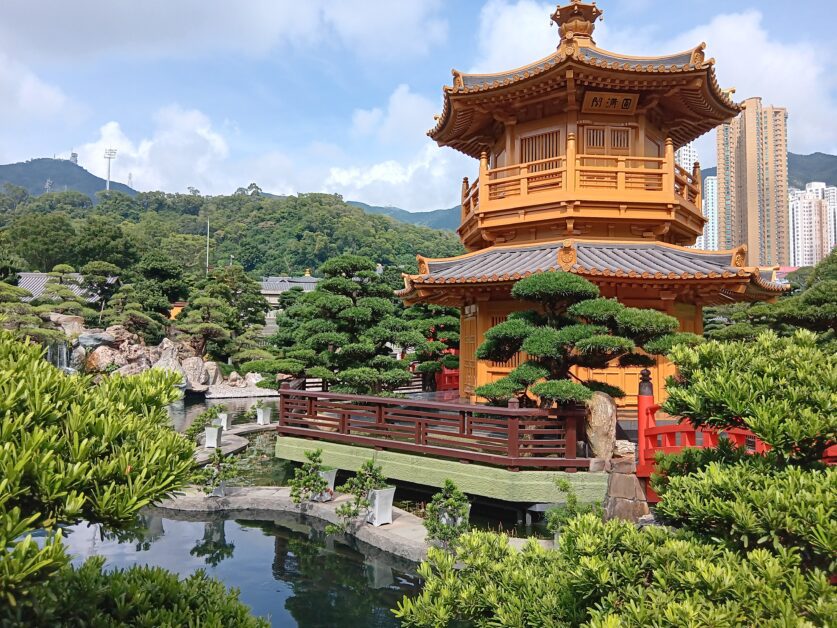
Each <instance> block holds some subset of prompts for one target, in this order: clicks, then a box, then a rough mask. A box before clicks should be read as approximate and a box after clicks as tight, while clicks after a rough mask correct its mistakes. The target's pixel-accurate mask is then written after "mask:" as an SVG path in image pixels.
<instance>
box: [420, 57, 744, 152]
mask: <svg viewBox="0 0 837 628" xmlns="http://www.w3.org/2000/svg"><path fill="white" fill-rule="evenodd" d="M704 48H705V44H703V43H702V44H700V45H698V46H696V47H695V48H692V49H690V50H686V51H683V52H678V53H675V54H672V55H666V56H661V57H635V56H629V55H622V54H618V53H615V52H610V51H607V50H603V49H601V48H598V47H596V46H595V45H593V44H592V43H589V44H588V43H586V42H581V43H579V42H573V41H564V42H562V44H561V45H560V46H559V48H558V50H557V51H556V52H554V53H552V54H550V55H549V56H547V57H544V58H543V59H540V60H538V61H535V62H534V63H530V64H528V65H525V66H523V67H520V68H517V69H515V70H509V71H506V72H499V73H496V74H469V73H464V72H459V71H457V70H453V85H449V86H445V87H444V103H443V107H442V113H441V115H440V116H438V118H437V124H436V126H435V127H434V128H432V129H431V130H430V131H428V133H427V134H428V135H429V136H430V137H431V138H432V139H434V140H436V141H437V142H438V143H439V144H440V145H446V146H451V147H453V148H456V149H457V150H460V151H462V152H464V153H466V154H468V155H471V156H473V157H479V154H480V152H481V151H482V150H484V146H485V144H486V129H487V128H488V127H489V126H490V125H492V124H494V122H495V119H502V118H503V116H506V117H508V116H509V111H513V110H515V109H516V108H519V107H520V106H521V105H523V104H525V103H526V102H527V100H530V99H537V98H539V97H542V96H543V95H544V94H545V93H553V92H556V91H558V90H563V91H564V92H568V91H573V92H574V90H576V89H586V88H590V89H604V90H608V91H613V92H616V93H619V92H639V93H640V94H641V95H642V97H641V99H640V103H639V106H640V108H643V107H657V108H659V109H660V110H661V111H663V112H667V114H668V115H669V119H668V120H667V125H668V126H669V133H670V135H671V137H672V139H673V140H674V142H675V145H676V146H681V145H683V144H686V143H688V142H689V141H691V140H693V139H695V138H696V137H699V136H700V135H702V134H704V133H706V132H707V131H709V130H711V129H713V128H714V127H716V126H717V125H718V124H720V123H721V122H724V121H725V120H728V119H729V118H732V117H733V116H735V115H736V114H737V113H738V112H739V111H740V110H741V107H740V105H738V104H736V103H735V102H734V101H733V100H732V99H731V98H730V92H728V91H725V90H723V89H721V87H720V86H719V85H718V81H717V78H716V76H715V68H714V64H715V62H714V59H706V58H705V54H704ZM569 80H572V81H573V87H572V90H569V88H568V81H569Z"/></svg>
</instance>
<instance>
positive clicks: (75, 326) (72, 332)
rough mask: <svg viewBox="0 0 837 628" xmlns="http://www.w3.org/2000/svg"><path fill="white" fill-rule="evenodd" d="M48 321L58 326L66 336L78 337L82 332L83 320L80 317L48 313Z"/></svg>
mask: <svg viewBox="0 0 837 628" xmlns="http://www.w3.org/2000/svg"><path fill="white" fill-rule="evenodd" d="M49 320H50V321H52V322H53V323H55V324H56V325H58V326H60V327H61V330H62V331H63V332H64V333H65V334H66V335H67V336H78V335H79V334H81V333H82V332H84V318H83V317H81V316H71V315H70V314H59V313H58V312H50V314H49Z"/></svg>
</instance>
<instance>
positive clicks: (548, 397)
mask: <svg viewBox="0 0 837 628" xmlns="http://www.w3.org/2000/svg"><path fill="white" fill-rule="evenodd" d="M532 392H533V393H534V394H535V395H537V396H538V397H540V398H541V405H542V406H545V407H549V406H550V405H552V404H553V403H557V404H558V405H559V406H560V405H566V404H569V403H584V402H585V401H588V400H589V399H590V397H592V396H593V391H592V390H590V389H589V388H587V387H586V386H584V385H583V384H578V383H576V382H571V381H570V380H568V379H557V380H551V381H548V382H541V383H540V384H535V385H534V386H532Z"/></svg>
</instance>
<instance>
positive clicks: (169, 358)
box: [151, 338, 184, 376]
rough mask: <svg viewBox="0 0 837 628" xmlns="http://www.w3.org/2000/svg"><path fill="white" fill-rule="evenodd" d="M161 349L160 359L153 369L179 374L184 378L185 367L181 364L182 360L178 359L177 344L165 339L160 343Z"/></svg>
mask: <svg viewBox="0 0 837 628" xmlns="http://www.w3.org/2000/svg"><path fill="white" fill-rule="evenodd" d="M159 349H160V357H159V359H158V360H157V361H156V362H154V364H153V365H152V366H151V368H154V369H160V370H163V371H172V372H174V373H179V374H180V375H181V376H182V375H183V374H184V373H183V366H182V365H181V364H180V359H179V358H178V357H177V347H176V346H175V344H174V343H173V342H172V341H171V340H169V339H168V338H164V339H163V342H161V343H160V347H159Z"/></svg>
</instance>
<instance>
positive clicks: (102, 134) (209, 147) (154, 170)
mask: <svg viewBox="0 0 837 628" xmlns="http://www.w3.org/2000/svg"><path fill="white" fill-rule="evenodd" d="M107 148H115V149H116V150H117V155H116V159H115V160H114V162H113V165H112V170H111V177H112V178H113V179H114V180H118V181H123V182H124V181H127V178H128V173H131V175H132V177H133V181H134V184H135V186H136V187H137V188H138V189H141V190H166V191H172V192H173V191H178V192H185V191H186V187H187V186H193V187H196V188H198V189H199V190H201V191H202V192H204V193H208V192H212V191H219V190H222V189H223V190H224V191H226V189H225V188H222V187H221V186H223V185H224V184H225V183H226V184H229V182H228V181H226V176H225V174H224V163H225V160H226V159H227V156H228V154H229V149H228V146H227V142H226V140H225V139H224V137H223V136H222V135H221V134H220V133H219V132H217V131H216V130H215V129H213V127H212V122H211V121H210V119H209V118H208V117H207V116H206V115H205V114H203V113H202V112H200V111H197V110H194V109H191V110H187V109H182V108H181V107H179V106H177V105H170V106H167V107H163V108H162V109H160V110H159V111H158V112H157V113H156V115H155V116H154V130H153V132H152V134H151V136H150V137H148V138H143V139H140V140H137V141H135V140H132V139H131V138H129V137H128V136H127V135H126V134H125V132H124V131H123V130H122V127H121V126H120V125H119V123H118V122H108V123H107V124H105V125H103V126H102V127H101V129H100V130H99V137H98V138H97V139H96V140H94V141H93V142H90V143H88V144H84V145H83V146H81V147H80V148H79V149H78V154H79V163H80V165H82V166H84V167H85V168H87V169H88V170H89V171H90V172H93V173H94V174H97V175H99V176H101V177H104V176H105V173H106V170H107V166H106V163H105V160H104V159H103V155H104V151H105V149H107Z"/></svg>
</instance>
